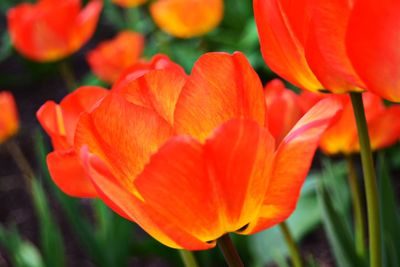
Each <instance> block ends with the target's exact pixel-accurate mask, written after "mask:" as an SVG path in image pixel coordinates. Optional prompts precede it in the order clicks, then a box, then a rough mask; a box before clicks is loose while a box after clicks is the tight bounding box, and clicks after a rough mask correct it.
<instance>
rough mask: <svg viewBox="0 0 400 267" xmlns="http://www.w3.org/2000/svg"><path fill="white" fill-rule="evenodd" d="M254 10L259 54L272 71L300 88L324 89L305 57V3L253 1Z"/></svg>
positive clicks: (307, 15)
mask: <svg viewBox="0 0 400 267" xmlns="http://www.w3.org/2000/svg"><path fill="white" fill-rule="evenodd" d="M297 2H299V3H297ZM296 3H297V4H299V5H300V6H298V5H297V4H296ZM296 7H297V8H296ZM253 8H254V16H255V19H256V23H257V29H258V34H259V37H260V44H261V52H262V54H263V57H264V60H265V62H266V63H267V65H268V66H269V67H270V68H271V70H273V71H274V72H276V73H277V74H279V75H280V76H281V77H282V78H284V79H286V80H288V81H289V82H291V83H293V84H294V85H297V86H299V87H301V88H303V89H308V90H311V91H318V90H320V89H323V86H322V85H321V84H320V82H319V81H318V80H317V78H316V77H315V75H314V74H313V72H312V71H311V69H310V67H309V66H308V64H307V61H306V58H305V51H304V39H305V36H306V33H307V32H306V31H305V29H306V28H307V27H306V26H307V24H308V23H309V4H308V3H307V1H280V0H254V1H253ZM294 12H296V15H295V16H293V13H294Z"/></svg>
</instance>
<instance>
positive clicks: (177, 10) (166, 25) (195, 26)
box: [150, 0, 224, 38]
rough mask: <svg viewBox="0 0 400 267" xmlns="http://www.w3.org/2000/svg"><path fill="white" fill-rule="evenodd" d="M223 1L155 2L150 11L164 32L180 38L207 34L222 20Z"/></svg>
mask: <svg viewBox="0 0 400 267" xmlns="http://www.w3.org/2000/svg"><path fill="white" fill-rule="evenodd" d="M223 10H224V2H223V0H157V1H154V3H152V4H151V7H150V11H151V15H152V17H153V19H154V21H155V23H156V24H157V25H158V26H159V27H160V28H161V29H162V30H163V31H165V32H167V33H169V34H171V35H173V36H176V37H180V38H191V37H195V36H200V35H203V34H206V33H208V32H209V31H211V30H212V29H214V28H215V27H216V26H217V25H218V24H219V23H220V22H221V20H222V17H223Z"/></svg>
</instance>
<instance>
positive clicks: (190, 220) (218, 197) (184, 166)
mask: <svg viewBox="0 0 400 267" xmlns="http://www.w3.org/2000/svg"><path fill="white" fill-rule="evenodd" d="M273 151H274V141H273V138H272V136H271V135H270V134H269V133H268V132H267V131H266V130H264V129H263V128H261V127H260V126H259V125H258V124H257V123H255V122H252V121H229V122H227V123H225V124H224V125H222V126H221V127H220V128H218V129H217V130H216V131H215V132H214V133H213V135H212V136H211V137H210V139H208V140H207V141H206V143H205V145H204V146H202V145H201V143H199V142H198V141H197V140H195V139H193V138H191V137H185V136H177V137H174V138H171V139H170V140H169V141H168V142H167V143H166V144H165V145H164V146H163V147H161V148H160V150H159V151H158V152H157V153H156V154H155V155H154V156H153V157H152V158H151V161H150V163H149V164H148V165H147V166H146V168H145V169H144V171H143V173H142V174H141V175H140V176H139V177H138V178H137V179H136V180H135V181H134V183H135V186H136V187H137V189H138V191H139V193H140V195H141V196H142V197H143V199H144V201H145V202H146V204H147V205H149V206H150V207H152V208H153V209H154V210H156V211H158V212H159V213H160V214H163V216H164V217H165V218H166V219H167V221H168V222H170V223H171V224H174V225H177V226H179V227H181V228H182V229H184V230H185V231H186V232H188V233H191V234H192V235H193V236H195V237H197V238H198V239H200V240H202V241H204V242H207V241H214V240H216V239H217V238H219V237H220V236H222V235H223V234H225V233H226V232H232V231H238V230H239V229H241V228H242V227H244V226H246V225H247V224H248V223H249V222H250V221H251V220H253V219H254V218H255V216H257V210H258V209H259V208H260V206H261V204H262V201H263V196H264V192H265V190H266V187H267V184H268V177H269V171H270V167H271V163H272V158H273Z"/></svg>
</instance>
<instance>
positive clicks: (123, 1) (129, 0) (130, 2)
mask: <svg viewBox="0 0 400 267" xmlns="http://www.w3.org/2000/svg"><path fill="white" fill-rule="evenodd" d="M111 2H113V3H114V4H117V5H119V6H121V7H124V8H131V7H136V6H139V5H142V4H144V3H146V2H147V0H112V1H111Z"/></svg>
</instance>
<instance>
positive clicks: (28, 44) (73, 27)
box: [7, 0, 102, 62]
mask: <svg viewBox="0 0 400 267" xmlns="http://www.w3.org/2000/svg"><path fill="white" fill-rule="evenodd" d="M101 8H102V1H101V0H91V1H89V3H88V4H87V5H86V6H85V7H84V8H83V9H82V8H81V1H80V0H62V1H58V0H39V1H38V2H37V3H35V4H30V3H23V4H20V5H17V6H16V7H13V8H12V9H10V10H9V11H8V13H7V17H8V30H9V32H10V36H11V40H12V42H13V44H14V46H15V48H16V49H17V50H18V51H19V52H20V53H21V54H23V55H24V56H26V57H28V58H30V59H32V60H35V61H40V62H47V61H55V60H59V59H61V58H64V57H66V56H69V55H71V54H72V53H74V52H76V51H77V50H79V49H80V48H81V47H82V46H83V45H84V44H85V43H86V42H87V41H88V40H89V39H90V37H91V36H92V35H93V32H94V30H95V29H96V25H97V21H98V19H99V16H100V11H101Z"/></svg>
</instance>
